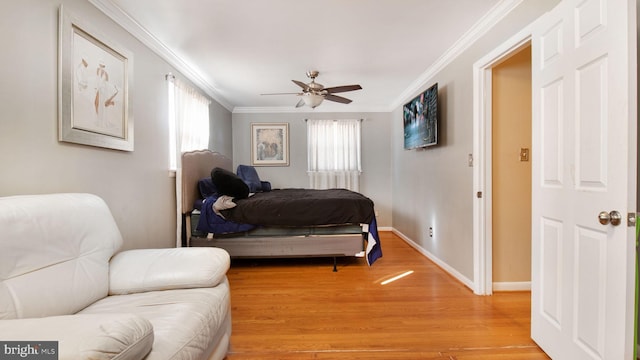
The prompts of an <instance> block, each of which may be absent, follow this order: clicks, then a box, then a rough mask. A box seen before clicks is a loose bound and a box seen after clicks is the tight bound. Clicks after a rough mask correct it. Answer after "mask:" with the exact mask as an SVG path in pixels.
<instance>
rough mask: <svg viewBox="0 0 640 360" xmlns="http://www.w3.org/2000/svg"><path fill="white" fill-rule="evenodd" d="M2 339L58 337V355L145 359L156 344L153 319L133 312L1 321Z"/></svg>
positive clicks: (32, 340)
mask: <svg viewBox="0 0 640 360" xmlns="http://www.w3.org/2000/svg"><path fill="white" fill-rule="evenodd" d="M0 339H2V341H5V342H6V341H20V342H27V343H33V344H34V345H32V346H35V345H37V344H38V343H39V342H43V341H57V342H58V351H57V354H56V356H57V357H56V358H57V359H60V360H72V359H118V360H120V359H127V360H129V359H131V360H133V359H143V358H144V357H145V356H146V355H147V354H148V353H149V351H151V346H152V345H153V340H154V337H153V327H152V326H151V323H150V322H149V321H148V320H146V319H143V318H141V317H140V316H137V315H133V314H77V315H64V316H51V317H44V318H30V319H12V320H2V321H0Z"/></svg>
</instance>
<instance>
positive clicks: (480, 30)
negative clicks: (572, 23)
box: [391, 0, 524, 111]
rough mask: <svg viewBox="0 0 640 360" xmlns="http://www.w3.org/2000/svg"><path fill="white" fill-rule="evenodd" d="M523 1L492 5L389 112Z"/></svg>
mask: <svg viewBox="0 0 640 360" xmlns="http://www.w3.org/2000/svg"><path fill="white" fill-rule="evenodd" d="M522 1H524V0H502V1H500V2H498V3H497V4H496V5H494V6H493V7H492V8H491V10H489V11H488V12H487V13H486V14H485V15H484V16H483V17H482V18H481V19H480V20H478V21H477V22H476V23H475V24H474V25H473V27H471V29H469V30H468V31H467V32H466V33H464V35H462V37H460V39H458V41H456V42H455V43H454V44H453V46H452V47H450V48H449V50H447V51H446V52H445V53H444V54H442V55H441V56H440V57H439V58H438V60H436V62H435V63H434V64H433V65H431V66H430V67H429V68H428V69H427V70H426V71H425V72H423V73H422V75H420V76H419V77H418V78H417V79H416V80H415V81H414V82H413V83H411V85H409V87H408V88H407V89H406V90H405V91H404V92H403V93H402V94H400V96H398V98H397V99H396V100H395V101H394V102H393V103H392V105H391V109H392V110H391V111H393V109H396V108H398V107H400V106H402V105H403V104H404V103H405V102H407V100H408V99H410V98H412V97H413V96H415V94H417V93H418V91H419V90H420V89H421V88H423V87H425V86H426V85H427V83H428V82H429V81H430V80H431V78H433V77H434V76H435V75H436V74H437V73H438V72H440V71H442V70H443V69H444V68H445V67H446V66H447V65H449V64H450V63H451V62H452V61H453V60H454V59H456V58H457V57H458V56H460V55H461V54H462V53H463V52H464V51H465V50H467V49H468V48H469V47H470V46H471V45H473V44H474V43H475V42H476V41H477V40H478V39H480V38H481V37H482V36H483V35H485V34H486V33H487V32H489V30H490V29H491V28H492V27H494V26H495V25H496V24H498V22H500V20H502V19H504V17H505V16H507V14H509V13H510V12H511V11H512V10H513V9H515V8H516V7H517V6H518V5H520V3H522Z"/></svg>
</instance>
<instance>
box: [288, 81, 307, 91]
mask: <svg viewBox="0 0 640 360" xmlns="http://www.w3.org/2000/svg"><path fill="white" fill-rule="evenodd" d="M291 81H293V83H294V84H296V85H298V86H300V87H301V88H302V90H304V91H309V85H307V84H305V83H303V82H302V81H298V80H291Z"/></svg>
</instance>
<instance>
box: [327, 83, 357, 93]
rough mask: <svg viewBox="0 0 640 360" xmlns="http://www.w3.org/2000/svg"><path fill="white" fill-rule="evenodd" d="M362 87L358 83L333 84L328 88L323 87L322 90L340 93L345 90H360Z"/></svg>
mask: <svg viewBox="0 0 640 360" xmlns="http://www.w3.org/2000/svg"><path fill="white" fill-rule="evenodd" d="M361 89H362V87H361V86H360V85H344V86H334V87H330V88H325V89H324V91H326V92H328V93H329V94H334V93H341V92H347V91H354V90H361Z"/></svg>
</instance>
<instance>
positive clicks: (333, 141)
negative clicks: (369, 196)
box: [307, 120, 362, 191]
mask: <svg viewBox="0 0 640 360" xmlns="http://www.w3.org/2000/svg"><path fill="white" fill-rule="evenodd" d="M360 128H361V121H360V120H307V142H308V149H307V156H308V164H309V168H308V173H309V186H310V187H311V188H312V189H330V188H344V189H349V190H353V191H360V173H361V172H362V170H361V167H360Z"/></svg>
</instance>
